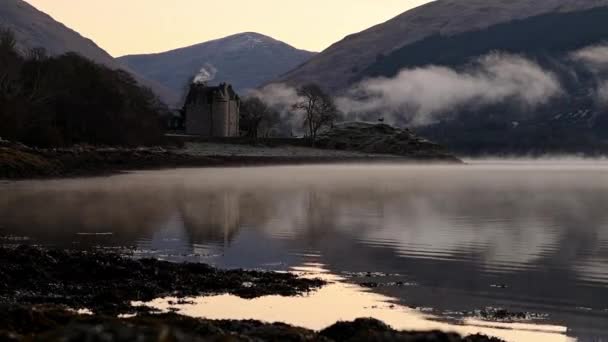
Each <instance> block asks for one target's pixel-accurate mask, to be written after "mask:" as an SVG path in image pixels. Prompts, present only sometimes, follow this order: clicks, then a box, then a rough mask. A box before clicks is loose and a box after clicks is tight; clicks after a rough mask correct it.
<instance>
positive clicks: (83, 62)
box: [0, 29, 166, 147]
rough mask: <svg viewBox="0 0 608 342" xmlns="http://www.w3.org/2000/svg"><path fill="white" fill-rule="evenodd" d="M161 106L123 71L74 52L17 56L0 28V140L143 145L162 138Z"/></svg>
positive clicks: (14, 45)
mask: <svg viewBox="0 0 608 342" xmlns="http://www.w3.org/2000/svg"><path fill="white" fill-rule="evenodd" d="M165 110H166V109H165V107H164V105H163V104H162V103H161V102H160V101H159V100H158V98H157V97H156V96H155V95H154V94H153V93H152V91H150V90H149V89H146V88H142V87H140V86H139V85H138V84H137V82H136V81H135V79H134V78H133V77H132V76H131V75H130V74H128V73H127V72H125V71H122V70H112V69H110V68H108V67H105V66H103V65H100V64H96V63H94V62H92V61H90V60H88V59H86V58H84V57H82V56H80V55H78V54H75V53H66V54H64V55H60V56H56V57H49V56H47V55H46V53H45V51H44V50H43V49H34V50H31V51H29V52H27V53H19V51H18V50H17V41H16V40H15V36H14V34H13V33H12V32H11V31H9V30H3V29H0V137H2V138H4V139H9V140H16V141H20V142H23V143H25V144H30V145H34V146H40V147H49V146H66V145H73V144H82V143H88V144H102V145H126V146H133V145H147V144H156V143H159V142H160V141H161V139H162V125H161V123H160V120H161V115H162V114H163V113H164V111H165Z"/></svg>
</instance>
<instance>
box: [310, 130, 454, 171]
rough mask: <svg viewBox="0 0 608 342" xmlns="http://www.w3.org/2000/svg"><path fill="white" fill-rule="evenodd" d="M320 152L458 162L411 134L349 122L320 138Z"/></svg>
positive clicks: (435, 145) (448, 154) (321, 135)
mask: <svg viewBox="0 0 608 342" xmlns="http://www.w3.org/2000/svg"><path fill="white" fill-rule="evenodd" d="M316 146H317V147H320V148H327V149H336V150H349V151H360V152H366V153H379V154H391V155H395V156H400V157H407V158H409V159H412V160H424V161H446V162H459V160H458V159H457V158H456V157H454V156H453V155H451V154H450V153H449V152H448V151H447V150H446V149H445V148H444V147H443V146H441V145H439V144H436V143H433V142H431V141H429V140H426V139H424V138H421V137H419V136H417V135H416V134H415V133H414V132H412V131H411V130H409V129H407V128H405V129H401V128H396V127H393V126H390V125H386V124H373V123H366V122H346V123H341V124H337V125H335V126H334V127H333V128H331V129H329V130H327V131H325V132H323V133H322V134H320V135H319V137H318V138H317V141H316Z"/></svg>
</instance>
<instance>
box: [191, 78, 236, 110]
mask: <svg viewBox="0 0 608 342" xmlns="http://www.w3.org/2000/svg"><path fill="white" fill-rule="evenodd" d="M238 100H240V98H239V95H238V94H237V93H236V92H235V91H234V89H233V88H232V85H230V84H227V83H220V84H219V85H217V86H208V85H207V84H206V83H192V84H191V85H190V90H189V91H188V96H186V102H185V104H184V105H185V106H187V105H189V104H191V103H196V102H206V103H211V102H213V101H238Z"/></svg>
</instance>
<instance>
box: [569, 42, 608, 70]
mask: <svg viewBox="0 0 608 342" xmlns="http://www.w3.org/2000/svg"><path fill="white" fill-rule="evenodd" d="M571 57H572V58H573V59H574V60H576V61H578V62H581V63H583V64H585V65H586V66H587V67H588V68H590V69H591V70H593V71H596V72H597V71H606V70H608V44H601V45H593V46H588V47H585V48H583V49H580V50H577V51H575V52H573V53H572V54H571Z"/></svg>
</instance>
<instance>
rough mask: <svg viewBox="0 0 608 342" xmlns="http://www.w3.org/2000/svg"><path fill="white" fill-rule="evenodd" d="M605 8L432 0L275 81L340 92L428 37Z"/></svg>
mask: <svg viewBox="0 0 608 342" xmlns="http://www.w3.org/2000/svg"><path fill="white" fill-rule="evenodd" d="M606 5H608V0H584V1H581V0H543V1H529V0H509V1H504V0H437V1H434V2H431V3H428V4H426V5H423V6H420V7H418V8H415V9H412V10H410V11H407V12H405V13H403V14H401V15H399V16H397V17H395V18H393V19H391V20H389V21H387V22H385V23H382V24H380V25H377V26H374V27H372V28H369V29H367V30H365V31H363V32H360V33H357V34H353V35H350V36H348V37H346V38H344V39H343V40H342V41H340V42H337V43H335V44H334V45H332V46H331V47H329V48H328V49H326V50H325V51H323V52H321V53H320V54H318V55H317V56H315V57H314V58H312V59H311V60H310V61H308V62H307V63H305V64H304V65H302V66H300V67H298V68H296V69H294V70H292V71H290V72H289V73H287V74H286V75H284V76H283V77H280V78H278V79H277V80H276V81H277V82H285V83H288V84H302V83H306V82H316V83H319V84H321V85H323V86H324V87H326V88H328V89H331V90H333V91H339V90H342V89H345V88H347V87H348V86H349V85H351V84H352V83H353V82H355V81H356V80H358V79H359V78H360V75H359V74H360V73H361V72H362V71H364V70H366V69H368V68H369V67H370V66H371V65H372V64H374V63H375V62H376V61H378V60H381V59H383V58H384V56H386V55H390V54H391V53H392V52H394V51H395V50H397V49H399V48H402V47H404V46H406V45H409V44H412V43H415V42H418V41H420V40H423V39H425V38H428V37H431V36H441V37H450V36H454V35H457V34H461V33H464V32H470V31H475V30H481V29H485V28H488V27H491V26H493V25H497V24H501V23H506V22H509V21H513V20H519V19H525V18H530V17H533V16H538V15H542V14H547V13H567V12H573V11H582V10H586V9H591V8H595V7H599V6H606ZM438 53H442V51H438Z"/></svg>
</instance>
